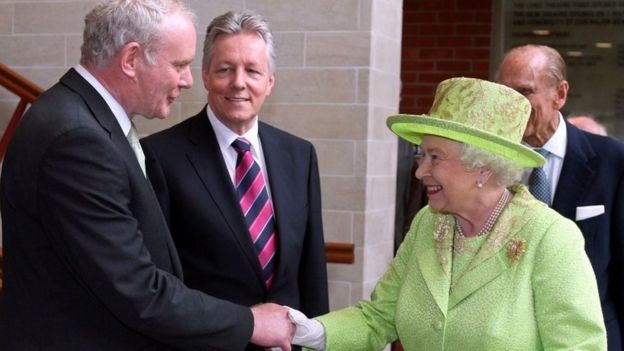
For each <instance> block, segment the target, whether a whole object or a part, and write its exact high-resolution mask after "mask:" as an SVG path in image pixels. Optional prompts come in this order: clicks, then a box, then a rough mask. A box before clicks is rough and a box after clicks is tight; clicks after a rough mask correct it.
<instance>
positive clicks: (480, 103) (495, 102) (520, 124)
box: [386, 78, 544, 167]
mask: <svg viewBox="0 0 624 351" xmlns="http://www.w3.org/2000/svg"><path fill="white" fill-rule="evenodd" d="M530 114H531V104H530V103H529V101H528V100H527V99H526V98H525V97H524V96H522V95H521V94H519V93H518V92H516V91H515V90H513V89H511V88H508V87H506V86H504V85H500V84H496V83H492V82H488V81H485V80H481V79H474V78H451V79H447V80H445V81H443V82H441V83H440V84H439V85H438V89H437V90H436V95H435V100H434V101H433V106H431V109H430V110H429V114H427V115H417V116H416V115H396V116H390V117H388V120H387V121H386V123H387V125H388V127H389V128H390V130H392V132H394V133H395V134H396V135H398V136H400V137H401V138H403V139H405V140H408V141H410V142H412V143H414V144H420V143H421V142H422V138H423V135H425V134H429V135H436V136H441V137H444V138H447V139H452V140H455V141H459V142H462V143H465V144H469V145H473V146H476V147H478V148H481V149H484V150H487V151H490V152H493V153H495V154H498V155H500V156H502V157H505V158H507V159H509V160H511V161H514V162H516V163H517V164H519V165H520V166H522V167H540V166H542V165H543V164H544V158H543V157H542V156H541V155H540V154H538V153H537V152H535V151H533V150H531V149H530V148H528V147H526V146H524V145H522V144H521V143H520V142H521V141H522V135H523V133H524V129H525V128H526V125H527V121H528V120H529V116H530Z"/></svg>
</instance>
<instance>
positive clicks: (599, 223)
mask: <svg viewBox="0 0 624 351" xmlns="http://www.w3.org/2000/svg"><path fill="white" fill-rule="evenodd" d="M566 127H567V134H568V144H567V147H566V155H565V159H564V160H563V168H562V169H561V176H560V178H559V183H558V184H557V189H556V191H555V197H554V200H553V205H552V207H553V208H554V209H555V210H557V212H559V213H561V214H562V215H564V216H565V217H567V218H570V219H571V220H574V221H575V222H576V224H577V225H578V226H579V228H580V229H581V231H582V232H583V236H584V237H585V250H586V252H587V255H588V256H589V259H590V261H591V263H592V266H593V268H594V271H595V273H596V278H597V280H598V290H599V292H600V300H601V303H602V310H603V314H604V318H605V323H606V327H607V337H608V342H609V350H610V351H616V350H617V351H621V350H622V335H624V333H623V332H622V326H623V325H624V323H623V320H622V319H623V318H624V144H622V143H620V142H618V141H616V140H614V139H612V138H607V137H602V136H598V135H595V134H591V133H587V132H584V131H581V130H580V129H578V128H576V127H575V126H573V125H571V124H570V123H567V122H566ZM591 205H604V208H605V212H604V214H602V215H598V216H595V217H592V218H587V219H584V220H579V221H576V220H575V219H576V218H575V217H576V208H577V207H578V206H591Z"/></svg>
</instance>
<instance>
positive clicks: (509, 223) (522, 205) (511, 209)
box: [449, 186, 530, 309]
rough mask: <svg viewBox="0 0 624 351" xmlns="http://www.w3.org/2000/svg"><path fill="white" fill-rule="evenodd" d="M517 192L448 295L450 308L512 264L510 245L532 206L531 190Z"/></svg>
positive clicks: (517, 188)
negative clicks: (508, 249)
mask: <svg viewBox="0 0 624 351" xmlns="http://www.w3.org/2000/svg"><path fill="white" fill-rule="evenodd" d="M511 191H512V192H513V193H515V196H514V198H513V199H512V201H511V202H510V203H509V205H508V207H507V209H505V211H503V213H502V214H501V216H500V218H499V219H498V221H497V222H496V225H495V226H494V228H493V230H492V233H491V234H490V236H489V237H488V238H487V239H486V241H485V243H483V245H482V246H481V248H480V249H479V251H478V252H477V253H476V254H475V256H474V257H473V259H472V260H471V261H470V263H469V264H468V267H467V268H466V270H465V271H464V273H463V274H462V275H461V277H459V278H458V279H457V282H456V284H455V286H454V287H453V289H452V291H451V294H450V298H449V309H450V308H453V307H454V306H455V305H457V304H458V303H460V302H461V301H462V300H464V299H465V298H467V297H468V296H470V294H472V293H473V292H475V291H476V290H478V289H480V288H481V287H483V286H484V285H486V284H487V283H489V282H490V281H492V280H493V279H495V278H496V277H498V276H499V275H501V274H502V273H503V272H505V270H507V269H508V268H509V267H510V263H511V261H510V258H509V257H508V252H507V248H508V245H509V244H510V242H511V241H512V240H514V239H516V238H517V237H518V235H519V233H520V232H521V231H522V229H523V228H524V226H525V225H526V224H527V223H528V221H529V218H530V216H527V215H526V214H525V212H526V211H527V210H528V209H529V208H530V207H529V206H528V205H527V204H526V201H525V200H526V197H527V196H528V195H527V194H528V191H527V189H526V187H524V186H514V187H512V189H511Z"/></svg>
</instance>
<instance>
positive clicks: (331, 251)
mask: <svg viewBox="0 0 624 351" xmlns="http://www.w3.org/2000/svg"><path fill="white" fill-rule="evenodd" d="M353 249H354V245H353V244H349V243H329V242H328V243H325V258H326V260H327V262H328V263H353V262H354V261H355V258H354V255H353ZM1 294H2V247H0V295H1Z"/></svg>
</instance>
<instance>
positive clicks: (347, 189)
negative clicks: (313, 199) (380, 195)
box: [321, 176, 366, 211]
mask: <svg viewBox="0 0 624 351" xmlns="http://www.w3.org/2000/svg"><path fill="white" fill-rule="evenodd" d="M365 183H366V182H365V178H363V177H343V176H321V193H322V196H323V198H322V199H323V208H325V209H327V210H343V211H362V210H364V207H365V205H366V203H365V199H366V184H365Z"/></svg>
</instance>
